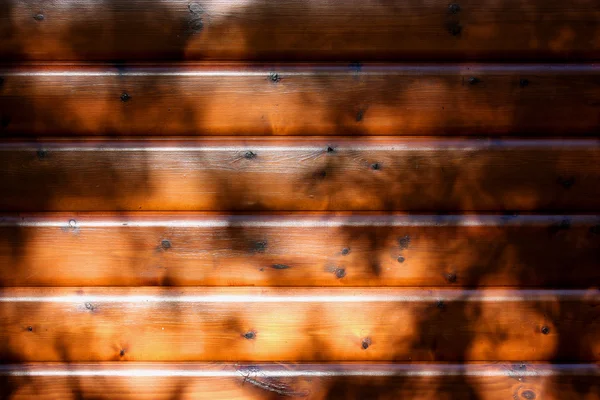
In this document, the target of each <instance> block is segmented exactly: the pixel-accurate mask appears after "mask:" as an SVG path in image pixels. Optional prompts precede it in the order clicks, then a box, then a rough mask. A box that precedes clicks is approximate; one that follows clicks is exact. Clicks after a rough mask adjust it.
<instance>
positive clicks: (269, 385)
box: [244, 376, 308, 397]
mask: <svg viewBox="0 0 600 400" xmlns="http://www.w3.org/2000/svg"><path fill="white" fill-rule="evenodd" d="M244 382H249V383H251V384H252V385H254V386H256V387H259V388H261V389H263V390H267V391H269V392H273V393H276V394H278V395H280V396H286V397H306V396H308V393H307V392H297V391H295V390H293V389H290V388H289V387H288V386H287V385H285V384H282V383H277V382H263V381H260V380H258V379H254V378H250V377H249V376H246V377H244Z"/></svg>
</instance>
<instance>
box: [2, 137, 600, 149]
mask: <svg viewBox="0 0 600 400" xmlns="http://www.w3.org/2000/svg"><path fill="white" fill-rule="evenodd" d="M598 147H600V137H598V136H587V135H584V136H579V137H568V138H562V137H551V136H549V137H543V136H536V137H529V136H522V137H518V136H516V137H513V136H493V137H489V136H485V134H483V136H477V135H473V136H456V137H454V136H453V137H448V136H430V137H424V136H410V135H408V136H389V135H388V136H365V135H361V136H343V135H335V136H322V135H318V136H311V135H310V132H307V134H306V135H304V136H271V137H265V136H243V135H241V136H206V137H198V136H169V137H162V138H161V137H156V136H133V137H131V136H123V137H119V138H118V139H116V138H114V137H109V136H104V137H103V136H98V137H96V136H76V137H60V138H58V137H42V138H36V139H32V138H30V137H25V138H19V137H7V138H4V139H2V141H0V151H22V152H28V151H32V152H36V151H38V150H40V149H44V150H52V151H60V152H71V151H82V152H83V151H93V152H98V151H106V152H134V151H137V152H140V151H152V152H178V151H179V152H201V151H210V152H215V151H223V152H231V151H245V150H269V151H323V152H324V153H327V152H328V148H331V150H329V152H336V151H344V150H353V151H430V150H444V151H448V150H459V151H471V150H495V151H511V150H517V149H535V148H540V149H552V150H560V151H565V150H582V149H596V148H598Z"/></svg>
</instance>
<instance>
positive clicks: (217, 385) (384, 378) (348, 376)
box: [0, 362, 600, 400]
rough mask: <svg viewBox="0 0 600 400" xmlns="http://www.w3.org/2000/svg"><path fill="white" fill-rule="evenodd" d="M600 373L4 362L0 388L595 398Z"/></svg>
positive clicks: (260, 395)
mask: <svg viewBox="0 0 600 400" xmlns="http://www.w3.org/2000/svg"><path fill="white" fill-rule="evenodd" d="M599 379H600V370H599V368H598V365H597V364H540V363H510V362H504V363H494V364H482V363H471V364H468V363H467V364H421V363H411V364H380V363H369V364H367V363H361V364H359V363H343V364H333V363H328V364H327V363H326V364H285V363H284V364H251V365H249V364H198V363H135V362H133V363H116V362H115V363H113V362H107V363H97V364H56V363H38V364H23V365H6V366H0V382H2V388H3V389H2V392H0V393H1V394H2V395H4V396H5V398H10V399H14V400H23V399H30V398H32V397H35V398H39V399H44V400H45V399H59V398H60V399H77V398H79V399H80V398H85V399H97V400H101V399H115V398H119V399H127V400H129V399H131V400H134V399H135V400H137V399H147V400H171V399H177V400H191V399H235V400H237V399H254V400H258V399H280V398H308V399H318V400H326V399H328V400H330V399H361V400H362V399H365V398H370V399H373V398H374V399H392V398H410V399H420V400H426V399H427V400H429V399H432V398H435V399H472V398H477V399H482V400H506V399H518V400H520V399H532V398H533V399H544V400H565V399H586V400H597V399H598V398H600V397H599V396H598V389H599V387H598V385H599ZM534 396H535V397H534Z"/></svg>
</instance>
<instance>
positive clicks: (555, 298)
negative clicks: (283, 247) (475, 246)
mask: <svg viewBox="0 0 600 400" xmlns="http://www.w3.org/2000/svg"><path fill="white" fill-rule="evenodd" d="M598 304H600V292H599V291H598V290H597V289H589V290H510V289H503V290H500V289H486V290H458V289H450V290H441V289H384V288H377V289H351V290H350V289H344V288H338V289H336V288H328V289H322V288H319V289H281V288H279V289H274V288H262V289H258V288H257V289H252V288H243V289H240V288H237V289H234V288H214V289H210V288H190V289H186V288H177V289H167V288H123V289H117V288H81V289H77V288H64V289H59V288H10V289H9V288H4V289H2V291H1V292H0V320H1V321H2V330H0V343H1V345H0V346H1V347H0V356H1V358H2V359H3V360H5V361H7V362H16V361H19V362H29V361H69V362H74V361H111V360H127V361H208V360H210V361H236V362H242V361H320V360H327V361H391V360H394V361H402V360H410V361H433V360H436V361H463V360H464V361H467V360H480V361H485V360H511V361H513V360H514V361H516V360H530V361H538V360H540V361H542V360H552V361H579V362H585V361H595V360H598V359H600V341H598V332H599V331H600V330H599V329H600V325H599V324H600V318H598V315H599V313H600V307H598Z"/></svg>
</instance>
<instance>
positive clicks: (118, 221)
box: [0, 211, 600, 228]
mask: <svg viewBox="0 0 600 400" xmlns="http://www.w3.org/2000/svg"><path fill="white" fill-rule="evenodd" d="M565 220H568V221H569V224H570V226H587V225H596V224H598V223H599V222H600V214H532V213H504V214H501V213H465V214H452V213H448V214H425V213H414V214H412V213H404V212H391V213H387V212H377V211H371V212H369V211H362V212H343V211H342V212H335V211H334V212H326V211H315V212H256V213H248V212H246V213H243V212H241V213H240V212H236V213H225V212H185V211H176V212H152V211H149V212H146V211H139V212H131V211H129V212H124V213H118V212H102V211H100V212H73V213H69V212H41V213H0V227H7V228H11V227H15V228H73V227H79V228H220V227H249V228H252V227H256V228H263V227H264V228H269V227H273V228H336V227H345V226H358V227H360V226H364V227H369V226H373V227H377V226H389V227H394V226H398V227H410V226H415V227H426V226H435V227H445V226H449V227H503V226H524V227H529V226H547V225H550V224H556V223H562V222H563V221H565Z"/></svg>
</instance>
